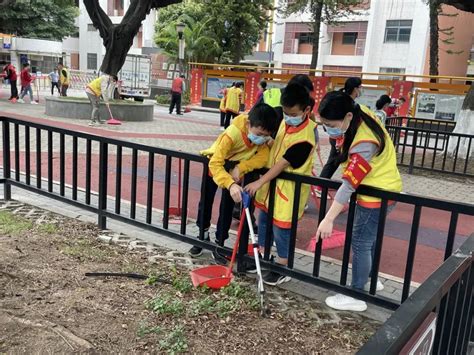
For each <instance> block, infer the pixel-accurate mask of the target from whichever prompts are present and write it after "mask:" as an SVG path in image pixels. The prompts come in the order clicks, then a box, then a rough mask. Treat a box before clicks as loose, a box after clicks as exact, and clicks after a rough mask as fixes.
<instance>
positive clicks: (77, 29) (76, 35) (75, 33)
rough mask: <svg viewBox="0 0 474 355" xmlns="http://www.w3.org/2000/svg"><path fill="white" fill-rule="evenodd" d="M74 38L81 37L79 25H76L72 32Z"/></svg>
mask: <svg viewBox="0 0 474 355" xmlns="http://www.w3.org/2000/svg"><path fill="white" fill-rule="evenodd" d="M71 37H72V38H79V27H77V26H76V27H75V30H74V32H73V33H71Z"/></svg>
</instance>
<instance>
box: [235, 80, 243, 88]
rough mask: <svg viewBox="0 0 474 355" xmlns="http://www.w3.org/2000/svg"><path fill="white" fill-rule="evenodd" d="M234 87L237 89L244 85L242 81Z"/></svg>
mask: <svg viewBox="0 0 474 355" xmlns="http://www.w3.org/2000/svg"><path fill="white" fill-rule="evenodd" d="M234 86H235V87H236V88H240V87H241V86H242V83H241V82H240V81H237V82H236V83H235V85H234Z"/></svg>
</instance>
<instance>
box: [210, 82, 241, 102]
mask: <svg viewBox="0 0 474 355" xmlns="http://www.w3.org/2000/svg"><path fill="white" fill-rule="evenodd" d="M240 80H242V79H238V78H220V77H208V78H207V82H206V97H207V98H210V99H216V100H220V99H222V97H224V89H225V88H227V87H230V86H231V85H232V83H233V82H234V81H240Z"/></svg>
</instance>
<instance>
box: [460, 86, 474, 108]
mask: <svg viewBox="0 0 474 355" xmlns="http://www.w3.org/2000/svg"><path fill="white" fill-rule="evenodd" d="M461 110H469V111H474V81H473V82H472V83H471V87H470V88H469V91H468V92H467V95H466V97H465V98H464V101H463V103H462V108H461Z"/></svg>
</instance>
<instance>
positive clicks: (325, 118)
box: [316, 91, 402, 311]
mask: <svg viewBox="0 0 474 355" xmlns="http://www.w3.org/2000/svg"><path fill="white" fill-rule="evenodd" d="M318 111H319V115H320V119H321V122H322V123H323V125H324V127H325V128H326V131H327V133H328V134H329V137H343V138H342V139H343V142H342V146H341V148H340V151H339V153H338V157H337V158H338V161H339V162H340V163H341V164H342V166H343V175H342V179H343V183H342V185H341V187H340V188H339V189H338V190H337V193H336V196H335V201H334V202H333V204H332V205H331V208H330V209H329V211H328V212H327V214H326V216H325V217H324V219H323V220H322V221H321V223H320V225H319V227H318V230H317V232H316V237H317V238H323V239H324V238H328V237H330V236H331V234H332V230H333V223H334V220H335V219H336V217H337V216H338V215H339V214H340V213H341V211H342V210H343V207H344V204H345V203H347V201H348V200H349V198H350V196H351V195H352V193H353V192H354V191H355V190H356V189H357V187H358V186H359V185H360V184H364V185H366V186H371V187H375V188H378V189H384V190H388V191H393V192H400V191H401V190H402V180H401V178H400V173H399V172H398V168H397V159H396V154H395V148H394V146H393V143H392V141H391V139H390V137H389V135H388V133H387V131H386V130H385V128H384V127H383V126H382V125H381V124H380V122H379V121H378V119H377V118H375V117H374V116H373V115H372V114H370V111H369V113H368V112H366V111H364V110H362V109H361V107H360V106H359V105H358V104H356V103H355V102H354V100H353V99H352V98H351V97H350V96H349V95H348V94H346V93H344V92H340V91H333V92H330V93H328V94H326V96H325V97H324V98H323V99H322V101H321V104H320V105H319V109H318ZM380 205H381V200H380V199H379V198H376V197H371V196H364V195H360V194H358V195H357V206H356V210H355V217H354V227H353V230H352V252H353V257H352V288H354V289H357V290H364V289H368V285H367V282H368V279H369V276H370V272H371V269H372V261H373V256H374V249H375V241H376V238H377V227H378V220H379V214H380ZM393 206H394V205H393V202H389V207H388V210H389V211H390V210H391V209H392V208H393ZM382 289H383V285H382V283H380V282H377V290H378V291H380V290H382ZM326 304H327V305H328V306H329V307H331V308H334V309H338V310H350V311H365V310H366V309H367V305H366V303H365V302H363V301H359V300H356V299H354V298H352V297H348V296H344V295H341V294H337V295H335V296H331V297H328V298H327V299H326Z"/></svg>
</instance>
